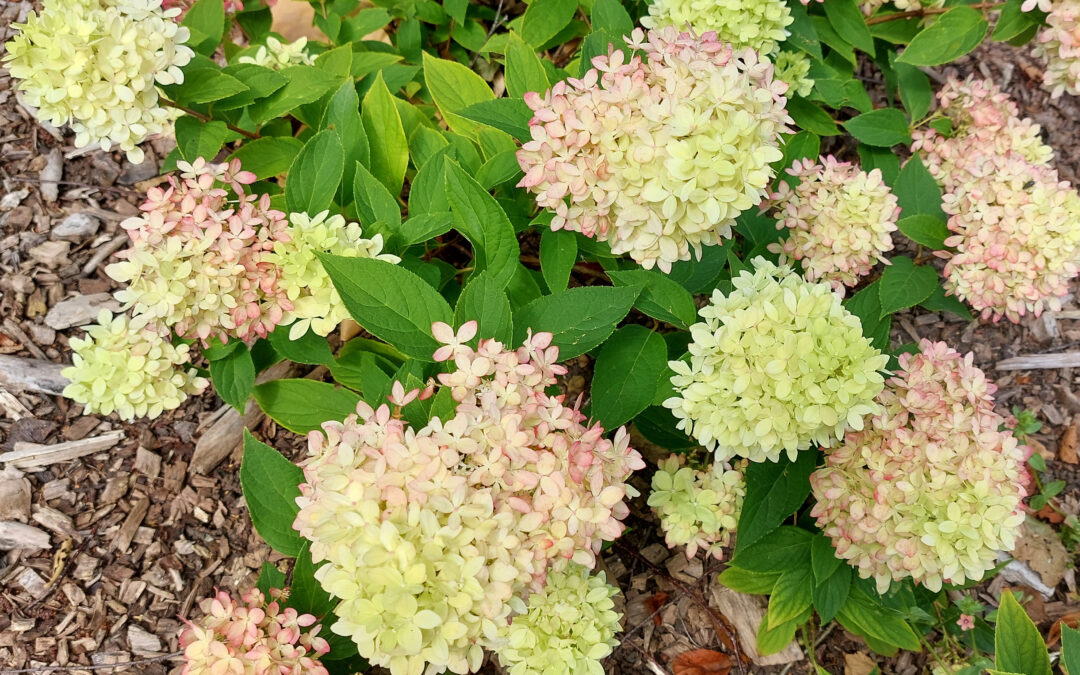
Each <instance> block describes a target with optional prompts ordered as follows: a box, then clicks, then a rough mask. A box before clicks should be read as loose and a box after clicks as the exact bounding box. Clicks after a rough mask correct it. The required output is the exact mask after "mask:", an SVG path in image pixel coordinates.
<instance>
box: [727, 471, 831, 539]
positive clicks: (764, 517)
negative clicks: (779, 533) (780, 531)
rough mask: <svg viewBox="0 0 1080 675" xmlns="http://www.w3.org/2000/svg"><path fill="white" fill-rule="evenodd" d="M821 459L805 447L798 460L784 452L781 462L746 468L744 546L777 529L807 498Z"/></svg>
mask: <svg viewBox="0 0 1080 675" xmlns="http://www.w3.org/2000/svg"><path fill="white" fill-rule="evenodd" d="M817 458H818V453H816V452H812V451H809V450H804V451H802V452H800V453H799V454H798V457H797V458H796V460H795V461H794V462H792V461H791V460H789V459H788V458H787V455H782V456H781V457H780V459H779V461H776V462H751V463H750V465H749V466H747V467H746V498H745V499H744V500H743V508H742V515H740V516H739V527H738V530H737V537H738V540H737V541H738V546H739V547H740V548H742V547H746V546H751V545H753V544H754V543H755V542H757V541H758V540H760V539H761V538H762V537H764V536H765V535H767V534H769V533H770V532H772V531H773V530H775V529H776V528H777V527H779V526H780V524H781V523H783V522H784V521H785V520H786V519H787V517H788V516H790V515H791V514H792V513H795V510H796V509H798V508H799V507H800V506H801V505H802V504H803V502H805V501H806V496H807V495H808V494H810V474H811V473H813V471H814V467H815V466H816V465H817Z"/></svg>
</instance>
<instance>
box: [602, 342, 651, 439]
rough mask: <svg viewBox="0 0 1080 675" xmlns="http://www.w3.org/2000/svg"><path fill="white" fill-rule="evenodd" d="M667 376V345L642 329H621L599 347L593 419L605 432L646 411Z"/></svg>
mask: <svg viewBox="0 0 1080 675" xmlns="http://www.w3.org/2000/svg"><path fill="white" fill-rule="evenodd" d="M666 372H667V343H665V342H664V338H662V337H660V335H659V334H658V333H654V332H653V331H651V330H649V329H648V328H646V327H645V326H640V325H637V324H630V325H627V326H623V327H622V328H620V329H619V330H617V331H615V333H614V334H613V335H612V336H611V337H610V338H608V340H607V342H605V343H604V344H603V346H601V347H600V349H599V351H598V353H597V355H596V363H595V365H594V367H593V380H592V417H593V418H594V419H596V420H598V421H599V422H600V423H601V424H602V425H604V428H605V429H615V428H617V427H619V426H622V425H623V424H625V423H627V422H629V421H630V420H631V419H633V418H634V417H635V416H637V414H638V413H640V412H641V411H643V410H645V408H647V407H649V404H650V403H651V402H652V400H653V397H654V396H655V394H656V388H657V385H658V384H659V382H660V378H661V377H662V376H663V375H664V374H665V373H666Z"/></svg>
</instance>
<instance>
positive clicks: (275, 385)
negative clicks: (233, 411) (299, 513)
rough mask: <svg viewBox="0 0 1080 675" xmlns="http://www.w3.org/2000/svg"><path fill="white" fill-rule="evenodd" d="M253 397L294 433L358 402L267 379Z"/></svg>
mask: <svg viewBox="0 0 1080 675" xmlns="http://www.w3.org/2000/svg"><path fill="white" fill-rule="evenodd" d="M254 394H255V401H256V402H257V403H258V404H259V407H260V408H262V411H263V412H264V413H266V416H267V417H269V418H270V419H272V420H274V421H275V422H277V423H278V424H280V425H281V426H283V427H285V428H286V429H288V430H289V431H291V432H293V433H297V434H306V433H307V432H309V431H314V430H317V429H321V428H322V424H323V422H329V421H338V422H340V421H342V420H344V419H345V418H346V417H348V416H349V415H351V414H353V413H355V412H356V404H357V403H359V402H360V397H359V396H358V395H357V394H356V392H353V391H350V390H348V389H342V388H340V387H335V386H334V385H332V384H329V383H327V382H318V381H316V380H306V379H284V380H270V381H269V382H264V383H263V384H260V385H258V386H256V387H255V390H254ZM294 555H295V554H294Z"/></svg>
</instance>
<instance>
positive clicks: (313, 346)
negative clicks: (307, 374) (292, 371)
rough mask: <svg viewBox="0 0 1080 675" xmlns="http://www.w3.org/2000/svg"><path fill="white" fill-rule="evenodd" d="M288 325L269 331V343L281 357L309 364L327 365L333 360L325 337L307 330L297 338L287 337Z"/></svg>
mask: <svg viewBox="0 0 1080 675" xmlns="http://www.w3.org/2000/svg"><path fill="white" fill-rule="evenodd" d="M290 327H291V325H290V326H278V327H277V328H276V329H275V330H273V331H272V332H271V333H270V336H269V337H270V344H271V345H273V346H274V350H275V351H276V352H277V353H278V354H281V355H282V356H283V357H285V358H287V359H289V360H290V361H293V362H296V363H306V364H308V365H311V366H318V365H328V364H330V363H332V362H333V360H334V355H333V354H332V353H331V352H330V345H329V344H328V343H327V342H326V338H325V337H322V336H321V335H318V334H316V333H315V332H314V331H312V330H308V331H307V332H305V333H304V334H303V335H301V336H300V337H299V338H297V339H295V340H292V339H290V338H289V328H290Z"/></svg>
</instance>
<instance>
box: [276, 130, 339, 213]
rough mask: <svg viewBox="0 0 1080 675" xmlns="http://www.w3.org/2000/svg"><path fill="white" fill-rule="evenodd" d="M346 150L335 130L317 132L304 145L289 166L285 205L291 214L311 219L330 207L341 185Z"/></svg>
mask: <svg viewBox="0 0 1080 675" xmlns="http://www.w3.org/2000/svg"><path fill="white" fill-rule="evenodd" d="M344 168H345V150H344V149H343V148H342V147H341V139H340V138H338V135H337V132H336V131H331V130H325V131H320V132H319V133H317V134H315V135H314V136H312V137H311V140H309V141H308V142H307V143H305V144H304V147H303V149H301V150H300V153H299V154H297V155H296V159H294V160H293V163H292V166H290V167H289V180H287V181H286V182H285V203H286V204H287V205H288V208H289V212H290V213H307V214H308V215H311V216H314V215H315V214H317V213H320V212H322V211H325V210H326V209H328V208H330V204H332V203H333V201H334V193H336V192H337V189H338V186H339V185H340V184H341V174H342V172H343V171H344Z"/></svg>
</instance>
